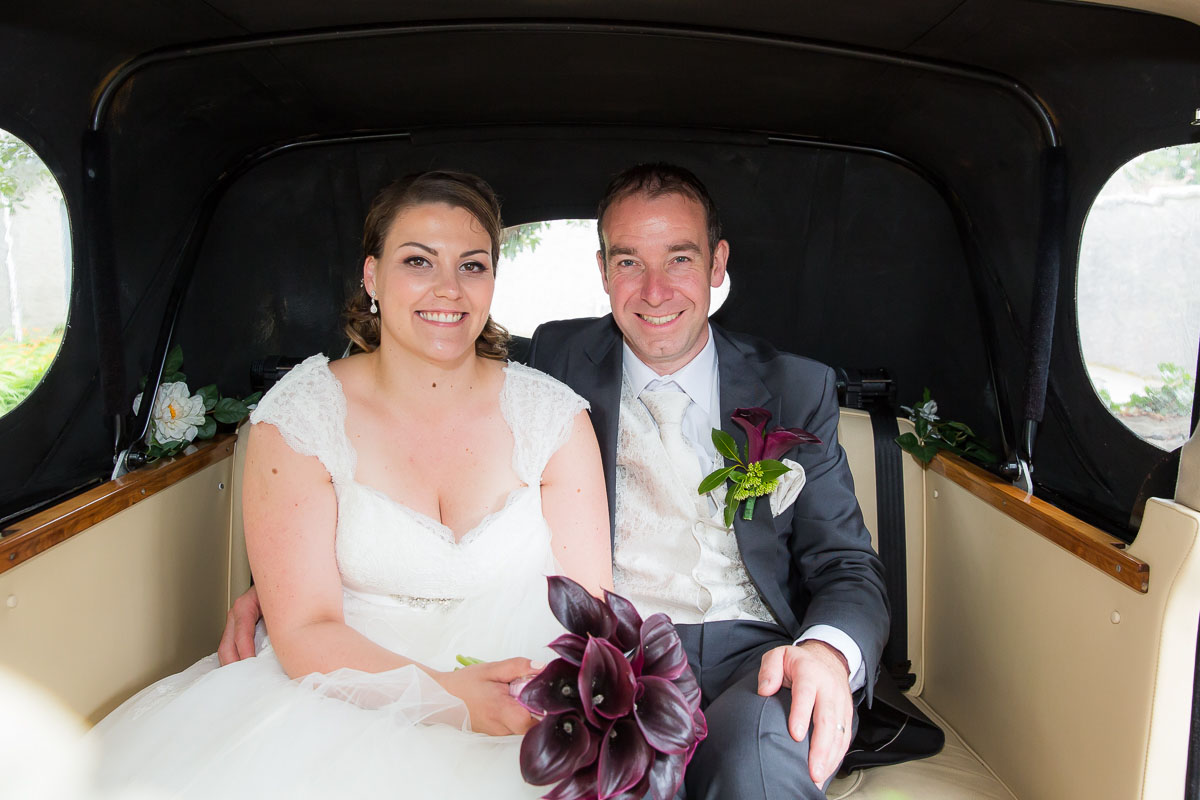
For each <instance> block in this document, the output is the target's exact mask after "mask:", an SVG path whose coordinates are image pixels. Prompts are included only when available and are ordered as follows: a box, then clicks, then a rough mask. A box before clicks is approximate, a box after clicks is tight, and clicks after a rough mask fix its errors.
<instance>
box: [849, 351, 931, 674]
mask: <svg viewBox="0 0 1200 800" xmlns="http://www.w3.org/2000/svg"><path fill="white" fill-rule="evenodd" d="M838 384H839V386H838V389H839V393H840V394H841V400H842V405H844V406H846V407H848V408H859V409H863V410H865V411H867V412H868V413H869V414H870V415H871V433H872V437H873V439H874V442H875V504H876V508H877V510H878V512H877V519H876V529H877V530H876V531H875V533H876V538H877V541H878V543H879V559H880V561H882V562H883V573H884V580H885V581H886V583H887V593H888V604H889V605H890V606H891V611H892V621H891V628H890V631H889V635H888V641H887V645H886V646H885V647H884V649H883V659H882V662H883V668H884V670H886V671H887V672H888V674H890V675H891V676H892V677H893V678H894V679H895V683H896V685H897V686H898V687H899V689H900V690H901V691H904V690H906V689H908V688H909V687H910V686H912V685H913V683H914V682H915V681H916V678H915V676H914V675H912V674H911V672H910V669H911V667H912V662H911V661H910V660H909V658H908V554H907V552H906V549H905V525H904V473H903V467H904V463H903V461H902V459H901V456H902V453H901V450H900V448H899V447H898V446H897V445H896V441H895V440H896V437H897V436H898V435H899V433H900V428H899V425H898V424H897V423H896V412H895V396H896V389H895V384H894V383H893V382H892V379H891V376H889V375H888V373H887V370H885V369H864V370H838Z"/></svg>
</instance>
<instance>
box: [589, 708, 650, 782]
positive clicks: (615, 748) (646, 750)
mask: <svg viewBox="0 0 1200 800" xmlns="http://www.w3.org/2000/svg"><path fill="white" fill-rule="evenodd" d="M653 760H654V750H653V749H652V748H651V747H650V745H649V744H648V743H647V742H646V739H645V737H644V736H642V732H641V730H640V729H639V728H638V726H637V723H636V722H634V721H633V720H632V719H629V718H625V719H619V720H617V721H616V722H614V723H613V724H612V727H611V728H609V729H608V733H607V734H606V735H605V737H604V741H602V742H601V743H600V758H599V761H598V762H597V768H596V794H597V800H608V798H611V797H616V796H617V795H620V794H621V793H622V792H627V791H629V790H630V789H632V788H633V787H635V786H637V784H638V783H639V782H641V780H642V779H643V778H644V777H645V776H646V772H647V771H648V770H649V768H650V764H651V763H652V761H653Z"/></svg>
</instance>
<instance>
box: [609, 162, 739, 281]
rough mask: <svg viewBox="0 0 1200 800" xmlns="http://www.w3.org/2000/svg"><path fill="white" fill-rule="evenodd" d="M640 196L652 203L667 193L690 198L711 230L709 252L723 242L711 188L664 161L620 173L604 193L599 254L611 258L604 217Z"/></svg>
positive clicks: (690, 174) (628, 168)
mask: <svg viewBox="0 0 1200 800" xmlns="http://www.w3.org/2000/svg"><path fill="white" fill-rule="evenodd" d="M635 194H640V195H645V196H646V197H647V198H649V199H651V200H653V199H654V198H656V197H662V196H663V195H667V194H681V195H683V196H685V197H690V198H691V199H693V200H695V201H696V202H697V203H699V204H700V205H701V207H703V208H704V221H705V223H706V225H707V228H708V250H709V252H710V253H711V252H712V251H713V250H715V249H716V248H717V242H719V241H721V218H720V217H719V216H718V215H717V204H716V203H714V202H713V199H712V196H711V195H710V194H709V193H708V189H707V188H705V186H704V184H703V183H701V182H700V179H699V178H697V177H696V176H695V175H694V174H693V173H692V171H691V170H689V169H685V168H684V167H681V166H678V165H677V164H668V163H665V162H662V161H659V162H655V163H652V164H637V165H635V166H632V167H627V168H626V169H623V170H621V172H619V173H618V174H617V176H616V177H615V178H613V179H612V181H610V182H609V184H608V188H607V189H605V191H604V196H603V197H602V198H600V205H599V206H597V208H596V235H597V236H599V237H600V255H601V257H602V258H607V257H608V250H607V247H606V246H605V244H604V214H605V212H607V211H608V207H609V206H611V205H612V204H613V203H615V202H617V201H618V200H622V199H624V198H626V197H629V196H631V195H635Z"/></svg>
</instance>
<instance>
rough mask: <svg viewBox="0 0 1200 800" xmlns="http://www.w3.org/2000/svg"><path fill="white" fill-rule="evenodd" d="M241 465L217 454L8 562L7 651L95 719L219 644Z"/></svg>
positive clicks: (6, 659)
mask: <svg viewBox="0 0 1200 800" xmlns="http://www.w3.org/2000/svg"><path fill="white" fill-rule="evenodd" d="M232 469H233V461H232V459H228V458H227V459H224V460H222V461H219V462H217V463H216V464H212V465H210V466H208V467H206V468H204V469H203V470H201V471H199V472H197V473H196V474H194V475H191V476H189V477H188V478H186V479H184V480H182V481H179V482H178V483H176V484H174V485H172V486H170V487H168V488H167V489H164V490H163V491H160V492H158V493H157V494H155V495H153V496H152V497H148V498H146V499H145V500H143V501H141V502H139V503H137V504H135V505H133V506H131V507H129V508H127V509H125V510H124V511H121V512H120V513H118V514H116V515H114V516H112V517H109V518H108V519H106V520H104V521H102V522H100V523H98V524H96V525H94V526H92V527H91V528H89V529H88V530H86V531H84V532H82V533H79V534H77V535H75V536H72V537H71V538H69V539H67V540H66V541H63V542H61V543H59V544H57V545H55V546H54V547H52V548H50V549H49V550H47V551H46V552H44V553H41V554H39V555H37V556H34V557H33V558H31V559H30V560H28V561H26V562H25V563H23V564H20V565H18V566H16V567H14V568H13V569H11V570H8V571H7V572H5V573H3V574H0V598H4V599H5V600H6V601H7V602H5V603H4V604H3V605H0V663H2V664H3V665H4V666H6V667H9V668H11V669H13V670H15V671H16V672H18V673H21V674H22V675H24V676H26V677H27V678H29V679H30V680H32V681H34V682H36V683H38V684H41V685H42V686H44V687H46V688H47V689H49V690H50V691H51V692H52V693H53V694H55V695H57V696H58V697H59V698H61V699H62V701H63V702H64V703H65V704H66V706H67V707H68V708H70V709H72V710H73V711H75V712H76V713H78V714H79V715H80V716H81V717H83V718H85V719H87V720H88V721H89V722H92V723H94V722H96V721H97V720H99V719H100V718H101V717H103V716H104V715H105V714H106V713H108V712H109V711H111V710H112V709H113V708H115V707H116V706H117V705H119V704H120V703H121V702H122V701H124V700H125V699H126V698H127V697H129V696H130V695H132V694H133V693H135V692H137V691H138V690H140V689H141V688H142V687H144V686H146V685H147V684H149V683H151V682H152V681H155V680H157V679H159V678H161V677H163V676H165V675H168V674H171V673H173V672H178V671H179V670H182V669H183V668H184V667H187V666H188V665H189V664H191V663H192V662H194V661H196V660H197V659H198V658H200V657H201V656H204V655H206V654H208V653H211V652H214V651H215V650H216V646H217V642H218V640H219V639H220V635H221V629H222V626H223V624H224V617H225V610H226V602H227V591H228V585H229V577H228V570H229V549H230V548H229V516H230V497H231V494H232V491H231V482H232V481H231V477H232Z"/></svg>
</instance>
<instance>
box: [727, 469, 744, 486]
mask: <svg viewBox="0 0 1200 800" xmlns="http://www.w3.org/2000/svg"><path fill="white" fill-rule="evenodd" d="M729 480H731V481H733V482H734V483H736V484H740V483H741V482H742V481H744V480H746V473H744V472H738V471H737V470H734V471H733V472H731V473H729Z"/></svg>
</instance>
